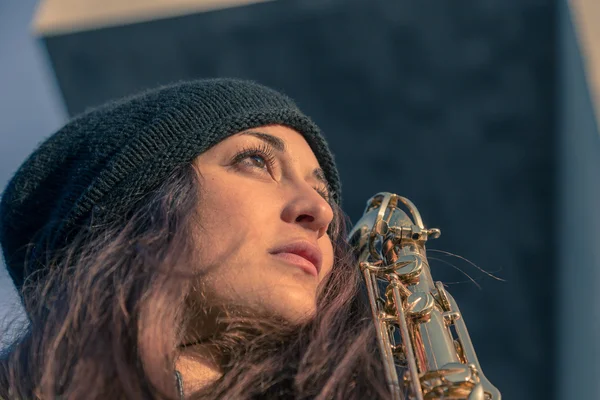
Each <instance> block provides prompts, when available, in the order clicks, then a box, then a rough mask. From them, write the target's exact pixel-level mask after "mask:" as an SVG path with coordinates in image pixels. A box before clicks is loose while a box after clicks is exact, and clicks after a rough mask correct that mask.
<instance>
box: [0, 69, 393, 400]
mask: <svg viewBox="0 0 600 400" xmlns="http://www.w3.org/2000/svg"><path fill="white" fill-rule="evenodd" d="M339 201H340V184H339V178H338V173H337V170H336V168H335V165H334V161H333V157H332V155H331V153H330V151H329V149H328V147H327V144H326V142H325V140H324V138H323V137H322V135H321V134H320V132H319V130H318V128H317V127H316V126H315V125H314V123H313V122H312V121H311V120H310V119H309V118H308V117H306V116H305V115H303V114H302V113H301V112H300V111H299V110H298V109H297V107H296V106H295V105H294V103H293V102H292V101H291V100H290V99H288V98H287V97H285V96H284V95H282V94H280V93H278V92H276V91H273V90H271V89H268V88H266V87H263V86H261V85H258V84H255V83H252V82H246V81H239V80H232V79H214V80H201V81H193V82H184V83H179V84H176V85H171V86H167V87H162V88H159V89H156V90H152V91H148V92H145V93H142V94H140V95H137V96H134V97H131V98H128V99H124V100H122V101H119V102H115V103H110V104H107V105H105V106H103V107H100V108H97V109H94V110H91V111H89V112H87V113H85V114H83V115H81V116H79V117H77V118H75V119H73V120H72V121H70V122H69V123H68V124H67V125H66V126H65V127H63V128H62V129H61V130H59V131H58V132H57V133H55V134H54V135H53V136H51V137H50V138H49V139H48V140H46V141H45V142H44V143H42V144H41V146H40V147H39V148H38V149H37V150H36V151H35V152H34V153H33V154H32V155H31V156H30V157H29V159H27V160H26V161H25V163H24V164H23V165H22V166H21V168H20V169H19V170H18V172H17V173H16V175H15V176H14V177H13V179H12V180H11V182H10V183H9V185H8V186H7V188H6V190H5V192H4V193H3V197H2V202H1V203H0V241H1V244H2V249H3V252H4V257H5V260H6V264H7V268H8V271H9V273H10V276H11V277H12V279H13V281H14V283H15V286H16V287H17V289H18V291H19V293H20V294H21V298H22V301H23V304H24V306H25V309H26V311H27V314H28V317H29V322H30V323H29V325H28V326H27V327H26V329H25V330H24V332H23V334H22V335H21V336H20V338H19V339H18V340H17V341H16V342H15V343H14V344H12V346H10V347H9V348H8V349H7V350H6V351H5V354H4V357H3V359H2V362H1V364H0V397H1V398H10V399H13V398H16V399H31V398H42V399H51V398H61V399H178V398H186V399H195V398H203V399H204V398H207V399H219V398H226V399H238V398H239V399H242V398H299V399H300V398H301V399H305V398H306V399H307V398H320V399H330V398H336V399H337V398H340V399H342V398H343V399H351V398H356V399H366V398H369V399H372V398H386V397H387V396H388V392H387V387H386V385H385V383H384V382H383V379H382V377H383V374H382V373H381V367H380V364H379V361H378V359H377V355H376V354H375V349H376V346H375V341H374V340H375V335H374V332H373V327H372V323H371V321H370V315H369V311H368V309H367V308H366V306H365V302H364V301H363V300H362V299H361V297H360V296H359V293H360V276H359V275H358V270H357V268H356V265H355V264H354V263H353V258H352V256H351V255H350V252H349V249H348V246H347V244H346V243H345V241H344V237H345V234H346V233H345V221H344V217H343V213H342V212H341V210H340V208H339Z"/></svg>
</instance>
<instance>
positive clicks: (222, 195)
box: [195, 125, 333, 322]
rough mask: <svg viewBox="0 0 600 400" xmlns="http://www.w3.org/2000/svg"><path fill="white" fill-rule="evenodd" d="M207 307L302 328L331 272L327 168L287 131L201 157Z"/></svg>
mask: <svg viewBox="0 0 600 400" xmlns="http://www.w3.org/2000/svg"><path fill="white" fill-rule="evenodd" d="M195 164H196V165H197V167H198V169H199V171H200V186H201V189H200V191H201V193H200V205H199V207H200V208H199V210H200V217H199V221H200V226H199V233H198V241H199V244H198V249H199V252H200V263H201V270H202V272H203V273H204V274H203V275H202V277H201V278H200V279H199V284H198V286H197V290H198V291H199V292H201V293H202V296H201V299H203V300H202V303H203V306H204V307H209V308H210V309H211V310H213V312H214V311H215V310H221V309H223V308H227V309H243V310H246V311H247V310H251V311H252V312H256V313H259V314H262V315H275V316H278V317H283V318H285V319H287V320H290V321H295V322H298V321H302V320H304V319H306V318H308V317H310V316H311V315H312V314H314V311H315V306H316V291H317V286H318V285H319V283H320V282H321V281H322V280H323V278H324V277H325V276H326V275H327V273H329V271H331V268H332V265H333V248H332V243H331V240H330V238H329V235H328V234H327V229H328V226H329V224H330V222H331V221H332V219H333V211H332V208H331V206H330V204H329V203H328V201H327V200H326V199H325V198H324V196H325V197H326V196H327V192H328V189H327V185H326V182H325V180H324V178H323V174H322V172H320V169H319V163H318V161H317V159H316V157H315V155H314V154H313V152H312V150H311V148H310V147H309V145H308V143H307V142H306V140H305V139H304V137H303V136H302V135H300V134H299V133H298V132H296V131H294V130H292V129H290V128H287V127H284V126H280V125H273V126H264V127H260V128H254V129H251V130H248V131H244V132H241V133H238V134H236V135H233V136H231V137H229V138H227V139H226V140H224V141H222V142H220V143H219V144H217V145H215V146H214V147H212V148H211V149H210V150H208V151H206V152H205V153H203V154H202V155H200V156H199V157H198V158H197V159H196V161H195Z"/></svg>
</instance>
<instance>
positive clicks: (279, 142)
mask: <svg viewBox="0 0 600 400" xmlns="http://www.w3.org/2000/svg"><path fill="white" fill-rule="evenodd" d="M241 134H242V135H250V136H254V137H255V138H258V139H260V140H262V141H263V142H265V143H267V144H269V145H271V146H272V147H273V148H274V149H275V150H277V151H279V152H282V153H285V152H286V151H287V147H286V145H285V142H284V141H283V139H280V138H278V137H277V136H273V135H269V134H268V133H263V132H256V131H245V132H242V133H241ZM312 175H313V177H314V178H315V179H316V180H318V181H319V182H321V183H323V184H324V185H325V186H326V187H327V189H328V190H329V182H328V181H327V178H325V172H324V171H323V169H321V168H315V169H314V170H313V172H312Z"/></svg>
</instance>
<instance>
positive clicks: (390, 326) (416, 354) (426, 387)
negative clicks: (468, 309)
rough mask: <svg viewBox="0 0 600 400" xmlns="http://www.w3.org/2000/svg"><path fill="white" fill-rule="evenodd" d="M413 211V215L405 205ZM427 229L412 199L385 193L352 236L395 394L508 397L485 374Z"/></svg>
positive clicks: (479, 399) (464, 399)
mask: <svg viewBox="0 0 600 400" xmlns="http://www.w3.org/2000/svg"><path fill="white" fill-rule="evenodd" d="M403 208H404V209H406V210H407V211H408V213H409V214H410V216H409V214H407V213H406V212H405V211H404V210H403ZM439 235H440V230H439V229H427V228H425V226H424V225H423V221H422V219H421V216H420V214H419V211H418V210H417V208H416V207H415V206H414V204H412V202H410V200H408V199H406V198H404V197H401V196H398V195H396V194H392V193H386V192H382V193H378V194H376V195H375V196H373V197H372V198H370V199H369V200H368V201H367V207H366V209H365V212H364V214H363V216H362V218H361V219H360V220H359V221H358V222H357V223H356V225H355V226H354V227H353V229H352V230H351V231H350V233H349V235H348V240H349V242H350V244H351V245H352V246H353V248H354V249H355V251H356V254H357V257H358V262H359V266H360V269H361V272H362V275H363V278H364V283H365V287H366V292H367V295H368V297H369V304H370V307H371V312H372V314H373V321H374V323H375V328H376V333H377V339H378V345H379V351H380V353H381V356H382V359H383V362H384V370H385V374H386V376H385V378H386V381H387V383H388V385H389V387H390V390H391V393H392V395H393V398H394V399H410V400H412V399H416V400H426V399H428V400H432V399H452V400H459V399H460V400H500V398H501V396H500V392H499V391H498V389H496V388H495V387H494V386H493V385H492V384H491V383H490V382H489V381H488V380H487V379H486V378H485V376H484V375H483V372H482V371H481V367H480V365H479V361H478V360H477V356H476V354H475V351H474V349H473V345H472V343H471V339H470V337H469V333H468V331H467V328H466V325H465V323H464V321H463V318H462V315H461V313H460V310H459V309H458V306H457V304H456V302H455V301H454V299H453V298H452V296H451V295H450V294H449V293H448V292H447V291H446V290H445V289H444V286H443V284H442V283H441V282H434V281H433V279H432V277H431V271H430V268H429V264H428V261H427V256H426V252H425V243H426V242H427V240H428V239H429V238H437V237H439Z"/></svg>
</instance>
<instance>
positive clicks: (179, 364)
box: [175, 344, 222, 395]
mask: <svg viewBox="0 0 600 400" xmlns="http://www.w3.org/2000/svg"><path fill="white" fill-rule="evenodd" d="M217 359H218V358H217V357H216V355H215V351H214V349H212V348H211V347H210V346H209V345H206V344H198V345H194V346H188V347H184V348H182V349H181V353H180V355H179V357H178V358H177V361H176V362H175V369H176V370H177V371H179V373H180V374H181V378H182V381H183V392H184V393H185V394H186V395H187V394H190V393H193V392H196V391H198V390H200V389H202V388H204V387H206V386H207V385H209V384H211V383H213V382H214V381H216V380H217V379H219V378H220V377H221V375H222V373H221V369H220V368H219V363H218V361H217Z"/></svg>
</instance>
